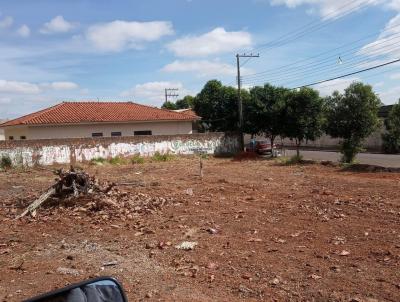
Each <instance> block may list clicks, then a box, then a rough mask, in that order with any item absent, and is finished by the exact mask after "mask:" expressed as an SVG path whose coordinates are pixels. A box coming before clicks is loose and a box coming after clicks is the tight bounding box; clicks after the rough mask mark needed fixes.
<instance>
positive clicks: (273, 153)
mask: <svg viewBox="0 0 400 302" xmlns="http://www.w3.org/2000/svg"><path fill="white" fill-rule="evenodd" d="M269 140H270V141H271V153H272V157H275V152H274V142H275V136H270V138H269Z"/></svg>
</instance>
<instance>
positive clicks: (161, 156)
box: [151, 151, 175, 162]
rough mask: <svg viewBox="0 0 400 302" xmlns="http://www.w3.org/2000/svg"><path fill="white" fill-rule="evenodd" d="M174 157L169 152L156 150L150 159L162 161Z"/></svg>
mask: <svg viewBox="0 0 400 302" xmlns="http://www.w3.org/2000/svg"><path fill="white" fill-rule="evenodd" d="M174 158H175V157H174V156H173V155H171V154H168V153H165V154H161V153H160V152H158V151H157V152H156V153H154V155H153V157H152V158H151V159H152V161H156V162H163V161H170V160H173V159H174Z"/></svg>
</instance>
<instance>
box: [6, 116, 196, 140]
mask: <svg viewBox="0 0 400 302" xmlns="http://www.w3.org/2000/svg"><path fill="white" fill-rule="evenodd" d="M144 130H150V131H152V135H175V134H191V133H192V121H179V122H145V123H119V124H111V123H102V124H85V125H62V126H60V125H57V126H29V127H27V126H15V127H7V128H5V137H6V139H8V138H9V137H10V136H13V137H14V139H15V140H18V139H20V137H21V136H25V137H26V139H29V140H35V139H56V138H85V137H92V133H95V132H101V133H103V136H104V137H110V136H111V132H122V136H133V135H134V131H144Z"/></svg>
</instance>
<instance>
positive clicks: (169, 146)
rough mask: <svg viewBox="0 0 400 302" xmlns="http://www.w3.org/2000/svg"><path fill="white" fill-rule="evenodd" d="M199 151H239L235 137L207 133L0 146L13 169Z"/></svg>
mask: <svg viewBox="0 0 400 302" xmlns="http://www.w3.org/2000/svg"><path fill="white" fill-rule="evenodd" d="M196 149H203V150H206V152H207V153H208V154H215V155H222V154H232V153H235V152H237V151H238V150H239V137H238V136H237V135H235V134H225V133H205V134H190V135H174V136H170V135H158V136H140V137H139V136H136V137H112V138H96V139H92V138H81V139H48V140H47V139H46V140H26V141H2V142H0V157H1V156H4V155H6V156H9V157H10V158H11V160H12V162H13V164H14V165H23V166H34V165H53V164H74V163H76V162H85V161H90V160H92V159H93V158H98V157H101V158H112V157H115V156H122V157H129V156H132V155H137V154H139V155H141V156H144V157H147V156H152V155H154V153H156V152H159V153H161V154H165V153H171V154H182V155H190V154H193V153H194V151H195V150H196Z"/></svg>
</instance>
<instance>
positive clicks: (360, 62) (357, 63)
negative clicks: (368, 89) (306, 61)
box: [243, 43, 400, 85]
mask: <svg viewBox="0 0 400 302" xmlns="http://www.w3.org/2000/svg"><path fill="white" fill-rule="evenodd" d="M393 45H394V47H390V48H389V47H387V46H385V47H382V48H379V49H377V50H376V52H381V51H384V52H385V55H393V54H396V53H398V52H400V45H398V43H396V44H393ZM391 46H392V45H391ZM379 57H380V55H376V54H372V55H370V56H364V57H353V58H351V59H349V60H347V61H345V63H343V64H341V65H337V64H334V65H333V66H330V65H332V63H331V62H330V63H328V64H329V66H328V65H327V64H324V66H322V67H321V66H319V67H313V68H309V69H307V70H299V71H297V72H293V73H291V74H287V75H282V76H280V77H276V78H268V79H266V78H257V79H246V78H244V80H243V82H244V83H246V84H248V83H260V82H264V83H265V82H268V83H281V82H282V81H285V83H286V85H287V84H291V83H292V82H294V81H296V80H299V79H303V78H310V77H313V76H314V77H315V76H319V75H321V74H326V73H332V72H336V71H338V72H343V71H347V70H352V69H354V68H358V67H362V66H365V65H367V64H370V63H371V60H372V59H377V58H379ZM350 63H351V64H350Z"/></svg>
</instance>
